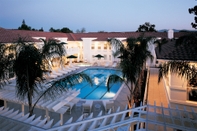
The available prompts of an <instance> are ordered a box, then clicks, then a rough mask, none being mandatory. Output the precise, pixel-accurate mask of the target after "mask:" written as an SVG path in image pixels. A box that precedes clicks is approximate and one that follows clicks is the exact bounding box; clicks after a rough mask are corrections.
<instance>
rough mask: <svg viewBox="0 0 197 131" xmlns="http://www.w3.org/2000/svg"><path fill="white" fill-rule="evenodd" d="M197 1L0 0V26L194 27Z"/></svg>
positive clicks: (93, 29)
mask: <svg viewBox="0 0 197 131" xmlns="http://www.w3.org/2000/svg"><path fill="white" fill-rule="evenodd" d="M195 5H197V1H196V0H0V9H1V11H0V27H2V28H6V29H17V28H18V27H19V26H21V24H22V21H23V20H25V23H26V24H27V25H28V26H30V27H32V28H35V29H40V28H43V29H44V31H49V29H50V28H51V27H53V28H54V29H62V28H64V27H67V28H69V29H70V30H72V31H73V32H76V30H77V29H79V30H80V29H82V28H85V30H86V32H98V31H106V32H128V31H136V30H137V29H138V27H139V25H142V24H144V23H145V22H150V24H154V25H155V26H156V27H155V29H156V30H161V29H178V30H182V29H187V30H194V29H193V28H192V27H191V22H194V15H193V14H189V12H188V9H189V8H193V7H194V6H195Z"/></svg>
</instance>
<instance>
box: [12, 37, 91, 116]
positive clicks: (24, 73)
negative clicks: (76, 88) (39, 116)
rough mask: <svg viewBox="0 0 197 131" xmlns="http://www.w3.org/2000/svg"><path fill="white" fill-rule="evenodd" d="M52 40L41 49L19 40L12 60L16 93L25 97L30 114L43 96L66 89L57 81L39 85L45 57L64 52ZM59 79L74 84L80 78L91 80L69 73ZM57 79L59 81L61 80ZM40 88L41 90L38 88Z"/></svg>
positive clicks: (22, 97) (55, 93) (83, 75)
mask: <svg viewBox="0 0 197 131" xmlns="http://www.w3.org/2000/svg"><path fill="white" fill-rule="evenodd" d="M57 44H58V43H55V42H54V41H50V42H49V43H45V45H44V46H43V48H42V50H41V51H40V50H39V49H37V48H36V47H35V46H34V45H33V44H27V43H25V42H24V41H21V40H20V43H19V44H18V45H17V47H16V48H15V49H17V50H16V60H15V62H14V71H15V73H16V94H17V96H18V97H19V98H20V99H21V100H24V99H25V98H27V100H28V104H29V113H30V116H31V115H32V114H33V110H34V107H35V106H36V104H37V102H38V101H39V100H40V99H41V98H42V97H43V96H49V97H50V98H55V97H56V96H58V95H57V94H61V93H62V92H64V91H67V90H66V87H67V86H66V87H64V88H62V86H60V85H59V84H58V86H57V84H56V83H57V82H52V83H51V86H50V87H47V88H46V87H42V86H41V87H40V85H41V84H40V83H42V82H44V77H43V73H45V72H48V71H50V70H48V69H47V68H46V66H48V63H46V59H47V60H48V59H50V57H52V56H53V55H54V54H57V55H59V56H60V57H61V56H62V55H63V53H64V49H62V48H63V46H62V45H57ZM61 80H66V81H67V83H68V85H73V84H76V83H78V82H80V81H82V80H86V81H88V82H90V83H91V80H90V79H89V78H88V77H87V75H85V74H80V73H79V74H73V75H69V76H67V77H65V78H62V79H61ZM61 80H59V81H61ZM39 88H42V91H40V90H39ZM35 96H36V97H37V101H36V102H35V103H33V102H32V99H33V97H35Z"/></svg>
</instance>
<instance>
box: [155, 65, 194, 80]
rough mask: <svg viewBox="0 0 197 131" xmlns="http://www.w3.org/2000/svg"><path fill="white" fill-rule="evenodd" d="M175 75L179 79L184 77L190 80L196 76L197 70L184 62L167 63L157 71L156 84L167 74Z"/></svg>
mask: <svg viewBox="0 0 197 131" xmlns="http://www.w3.org/2000/svg"><path fill="white" fill-rule="evenodd" d="M169 72H171V73H176V74H177V75H179V76H180V77H185V78H186V79H187V80H190V79H192V78H194V77H196V76H197V68H196V67H195V66H193V65H190V64H189V62H186V61H169V62H167V63H164V64H163V66H162V67H160V69H159V76H158V82H160V81H161V78H162V77H163V76H167V75H168V73H169Z"/></svg>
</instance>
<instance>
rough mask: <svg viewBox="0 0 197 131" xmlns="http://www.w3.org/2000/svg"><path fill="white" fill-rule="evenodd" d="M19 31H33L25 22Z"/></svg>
mask: <svg viewBox="0 0 197 131" xmlns="http://www.w3.org/2000/svg"><path fill="white" fill-rule="evenodd" d="M18 29H19V30H31V27H30V26H28V25H26V23H25V20H23V21H22V24H21V26H20V27H18Z"/></svg>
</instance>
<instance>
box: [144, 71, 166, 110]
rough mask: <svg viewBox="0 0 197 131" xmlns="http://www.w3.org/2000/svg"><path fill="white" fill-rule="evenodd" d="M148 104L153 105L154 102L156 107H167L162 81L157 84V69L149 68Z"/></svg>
mask: <svg viewBox="0 0 197 131" xmlns="http://www.w3.org/2000/svg"><path fill="white" fill-rule="evenodd" d="M148 102H149V104H150V105H154V102H156V105H157V106H161V103H163V106H164V107H168V98H167V94H166V90H165V88H164V83H163V80H161V82H160V83H158V68H150V78H149V86H148Z"/></svg>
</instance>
